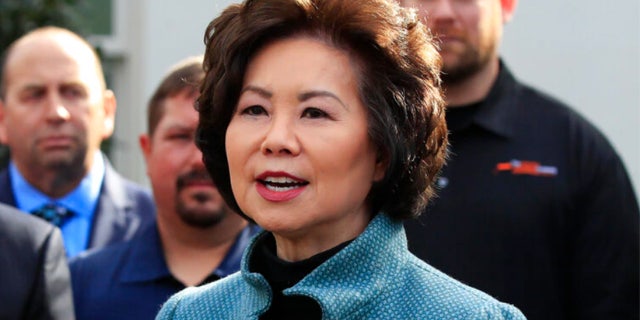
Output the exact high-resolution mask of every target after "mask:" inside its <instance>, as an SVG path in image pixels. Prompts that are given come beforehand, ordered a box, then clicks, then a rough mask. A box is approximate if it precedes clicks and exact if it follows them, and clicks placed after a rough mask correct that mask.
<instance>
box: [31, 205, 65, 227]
mask: <svg viewBox="0 0 640 320" xmlns="http://www.w3.org/2000/svg"><path fill="white" fill-rule="evenodd" d="M31 213H32V214H33V215H34V216H36V217H40V218H42V219H44V220H46V221H49V222H50V223H51V224H54V225H56V226H58V227H60V226H62V224H63V223H65V222H66V221H67V219H68V218H69V217H71V215H72V212H71V211H70V210H68V209H66V208H65V207H61V206H59V205H56V204H53V203H47V204H45V205H43V206H42V207H40V208H39V209H36V210H33V211H31Z"/></svg>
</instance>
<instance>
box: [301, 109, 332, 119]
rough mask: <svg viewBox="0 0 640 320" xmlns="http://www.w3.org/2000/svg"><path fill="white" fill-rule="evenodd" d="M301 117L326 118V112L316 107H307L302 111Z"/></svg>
mask: <svg viewBox="0 0 640 320" xmlns="http://www.w3.org/2000/svg"><path fill="white" fill-rule="evenodd" d="M302 117H307V118H311V119H317V118H326V117H328V114H327V113H326V112H324V111H322V110H320V109H318V108H307V109H305V110H304V111H303V112H302Z"/></svg>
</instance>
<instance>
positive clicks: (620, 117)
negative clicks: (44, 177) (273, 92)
mask: <svg viewBox="0 0 640 320" xmlns="http://www.w3.org/2000/svg"><path fill="white" fill-rule="evenodd" d="M234 2H236V1H232V0H182V1H172V0H135V1H131V0H2V1H0V49H2V51H4V49H5V48H6V46H7V44H8V43H10V41H12V40H13V39H15V37H17V36H19V35H20V34H22V33H23V32H25V31H27V30H30V29H32V28H34V27H37V26H41V25H47V24H54V25H59V26H64V27H67V28H70V29H72V30H74V31H76V32H78V33H80V34H82V35H84V36H86V37H88V39H89V40H90V42H91V43H93V44H94V45H95V46H96V47H97V48H98V51H99V54H100V56H101V58H102V60H103V63H104V67H105V73H106V77H107V82H108V85H109V87H110V88H111V89H112V90H113V91H114V92H115V93H116V97H117V99H118V110H117V119H116V131H115V134H114V136H113V138H112V139H110V140H109V141H107V143H105V145H104V150H105V152H106V153H107V155H108V156H109V158H110V159H111V161H112V162H113V165H114V166H115V167H116V168H117V170H119V171H120V172H121V173H122V174H123V175H125V176H127V177H128V178H131V179H133V180H135V181H138V182H140V183H142V184H145V185H148V181H147V178H146V173H145V169H144V163H143V160H142V154H141V152H140V150H139V148H138V136H139V135H140V134H141V133H142V132H144V131H145V130H146V120H145V119H146V116H145V110H146V102H147V100H148V99H149V97H150V95H151V93H152V91H153V89H154V88H155V87H156V85H157V84H158V82H159V81H160V79H161V77H162V76H163V75H164V73H165V72H166V71H167V70H168V68H169V67H171V66H172V65H173V64H174V63H176V62H177V61H179V60H181V59H183V58H185V57H187V56H191V55H198V54H202V53H203V52H204V44H203V38H204V30H205V28H206V26H207V25H208V23H209V22H210V21H211V20H212V19H213V18H214V17H216V16H217V15H218V14H219V13H220V12H221V11H222V10H223V9H224V8H225V7H226V6H228V5H229V4H232V3H234ZM501 50H502V53H503V58H504V60H505V62H506V63H507V65H508V66H509V67H510V68H511V69H512V71H514V73H515V75H516V77H518V78H519V79H520V80H522V81H524V82H526V83H529V84H531V85H533V86H535V87H538V88H540V89H542V90H544V91H546V92H547V93H549V94H551V95H553V96H555V97H556V98H558V99H560V100H561V101H564V102H565V103H568V104H569V105H571V106H572V107H573V108H575V109H576V110H578V111H579V112H580V113H581V114H582V115H584V116H585V117H586V118H588V119H589V120H591V122H593V123H594V124H595V125H596V126H597V127H598V128H599V129H600V130H601V131H602V132H603V133H604V134H605V135H606V136H607V137H608V139H609V141H611V143H612V144H613V146H614V147H615V148H616V150H617V151H618V153H619V154H620V155H621V157H622V159H623V161H624V163H625V165H626V168H627V170H628V171H629V174H630V175H631V178H632V180H633V183H634V187H635V191H636V194H638V196H639V198H640V191H639V188H640V1H638V0H618V1H615V2H606V1H599V0H583V1H557V0H523V1H520V2H519V4H518V8H517V10H516V14H515V17H514V19H513V21H512V22H511V23H510V24H508V25H507V26H506V30H505V39H504V41H503V46H502V49H501ZM2 159H6V150H2V149H0V165H2V161H3V160H2Z"/></svg>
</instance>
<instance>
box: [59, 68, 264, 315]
mask: <svg viewBox="0 0 640 320" xmlns="http://www.w3.org/2000/svg"><path fill="white" fill-rule="evenodd" d="M203 77H204V72H203V70H202V57H196V58H190V59H187V60H185V61H183V62H181V63H179V64H178V65H177V66H175V67H174V68H172V70H171V71H170V73H169V74H168V75H167V76H166V77H165V78H164V80H163V81H162V83H161V84H160V86H159V87H158V88H157V89H156V91H155V93H154V94H153V96H152V98H151V100H150V102H149V105H148V114H147V115H148V133H147V134H143V135H141V136H140V146H141V149H142V153H143V154H144V157H145V161H146V165H147V174H148V176H149V178H150V181H151V185H152V189H153V195H154V198H155V202H156V208H157V224H153V225H151V226H150V227H148V228H145V229H144V230H143V231H142V234H141V236H140V237H136V238H135V239H133V240H131V241H129V242H126V243H122V244H119V245H116V246H113V247H110V248H106V249H103V250H99V251H96V252H87V253H86V254H82V255H80V256H78V257H77V258H75V259H74V260H72V261H71V279H72V285H73V293H74V304H75V310H76V317H77V319H92V320H96V319H135V320H142V319H153V318H154V317H155V315H156V313H157V312H158V310H160V307H161V305H162V303H163V302H164V301H166V300H167V299H168V298H169V297H170V296H171V295H172V294H174V293H176V292H178V291H180V290H181V289H184V288H185V287H188V286H197V285H201V284H205V283H208V282H211V281H215V280H218V279H220V278H222V277H225V276H227V275H229V274H231V273H233V272H236V271H238V270H239V267H240V260H241V256H242V252H243V250H244V248H245V247H246V245H247V244H248V241H249V239H250V237H251V236H252V235H253V234H254V233H255V232H256V231H257V227H256V226H255V225H252V224H251V225H250V224H249V223H248V222H247V221H246V220H244V219H243V218H242V217H241V216H240V215H238V214H236V213H234V212H233V211H231V210H230V209H229V207H227V205H226V203H225V202H224V200H223V199H222V197H221V196H220V194H219V193H218V191H217V189H216V187H215V185H214V184H213V182H212V181H211V179H210V177H209V175H208V173H207V171H206V169H205V167H204V164H203V162H202V153H201V152H200V150H199V149H198V148H197V147H196V145H195V142H194V137H195V132H196V127H197V125H198V113H197V112H196V110H195V109H194V106H193V105H194V102H195V101H196V98H197V96H198V85H199V83H200V81H202V79H203Z"/></svg>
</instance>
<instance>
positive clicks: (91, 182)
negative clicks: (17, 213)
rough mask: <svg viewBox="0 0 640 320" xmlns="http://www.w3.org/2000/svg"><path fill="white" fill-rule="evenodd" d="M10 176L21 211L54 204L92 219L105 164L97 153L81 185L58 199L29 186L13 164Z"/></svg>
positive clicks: (99, 153) (10, 168) (10, 165)
mask: <svg viewBox="0 0 640 320" xmlns="http://www.w3.org/2000/svg"><path fill="white" fill-rule="evenodd" d="M9 174H10V175H11V188H12V189H13V190H14V195H15V198H16V206H17V207H18V208H19V209H20V210H22V211H26V212H31V211H33V210H35V209H38V208H40V207H41V206H43V205H45V204H47V203H51V202H54V203H57V204H60V205H62V206H64V207H65V208H67V209H69V210H71V211H73V212H74V213H75V214H77V215H80V216H87V217H90V216H92V215H93V212H94V209H95V207H96V204H97V203H98V198H99V196H100V188H101V187H102V182H103V180H104V174H105V164H104V158H103V156H102V153H101V152H96V153H95V155H94V158H93V165H92V166H91V169H90V170H89V172H88V173H87V175H85V177H84V178H82V181H80V184H79V185H78V186H77V187H76V188H75V189H73V190H72V191H71V192H69V193H68V194H66V195H65V196H63V197H61V198H57V199H53V198H51V197H49V196H47V195H45V194H44V193H42V192H40V191H39V190H38V189H36V188H35V187H33V186H32V185H31V184H29V182H27V180H26V179H25V178H24V176H22V174H21V173H20V171H19V170H18V168H17V167H16V166H15V164H14V163H13V162H12V163H10V164H9Z"/></svg>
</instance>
